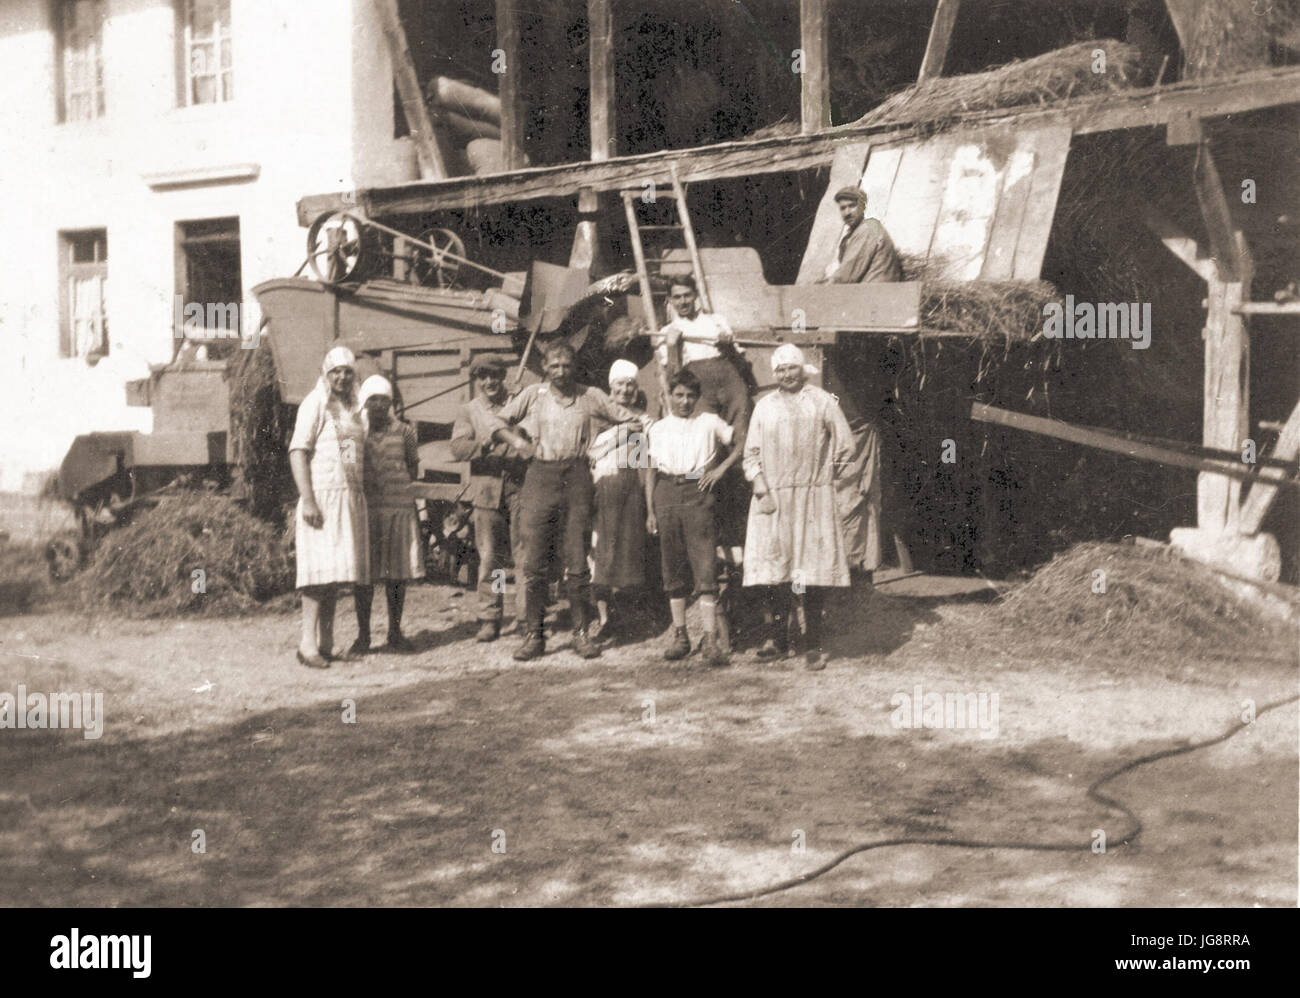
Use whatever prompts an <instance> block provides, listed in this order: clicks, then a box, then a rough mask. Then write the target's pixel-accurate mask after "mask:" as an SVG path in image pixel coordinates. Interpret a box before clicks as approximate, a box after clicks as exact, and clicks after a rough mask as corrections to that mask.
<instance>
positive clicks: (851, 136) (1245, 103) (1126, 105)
mask: <svg viewBox="0 0 1300 998" xmlns="http://www.w3.org/2000/svg"><path fill="white" fill-rule="evenodd" d="M1283 104H1300V67H1294V66H1293V67H1286V68H1281V69H1269V70H1259V71H1255V72H1249V73H1240V74H1238V75H1237V76H1234V77H1231V78H1229V79H1226V80H1222V81H1215V82H1208V83H1200V84H1193V83H1185V84H1177V85H1175V86H1168V87H1150V88H1145V89H1135V90H1132V91H1127V92H1124V93H1120V94H1107V95H1104V96H1101V97H1096V98H1083V99H1080V98H1072V99H1070V100H1068V101H1058V102H1053V103H1049V104H1046V105H1042V106H1037V105H1035V106H1034V107H1032V108H1023V107H1022V108H1015V109H1007V108H999V109H995V110H992V111H977V112H971V113H969V114H965V115H961V116H960V117H959V118H958V119H957V122H956V123H955V126H956V125H961V124H965V125H994V124H1011V125H1013V126H1014V127H1016V128H1017V129H1023V128H1037V127H1044V126H1051V125H1060V126H1064V127H1070V128H1072V129H1073V131H1074V134H1075V135H1086V134H1091V133H1093V132H1105V131H1112V130H1115V129H1125V128H1145V127H1157V126H1162V125H1167V124H1168V123H1169V121H1170V120H1171V119H1173V118H1176V117H1180V116H1181V117H1187V116H1188V115H1189V114H1193V113H1194V114H1196V115H1199V116H1200V117H1202V118H1214V117H1220V116H1223V115H1229V114H1238V113H1244V112H1247V111H1252V110H1257V109H1260V108H1265V107H1273V106H1277V105H1283ZM955 126H954V127H955ZM922 132H923V126H921V125H918V124H916V123H914V122H907V121H900V122H896V123H891V124H882V125H869V126H853V127H845V128H836V129H832V130H831V131H828V132H820V133H818V134H816V135H797V136H779V137H775V138H767V139H747V140H742V141H737V142H725V143H719V144H717V145H713V146H703V147H700V148H698V149H692V150H671V151H666V152H659V153H645V154H642V155H639V156H621V157H616V158H614V159H610V160H605V161H603V162H595V163H588V162H584V163H569V164H563V165H560V166H546V167H534V168H532V169H526V170H516V171H512V172H507V173H500V174H494V175H491V176H478V177H458V178H453V179H449V180H445V181H441V182H438V183H428V182H421V181H415V182H411V183H406V184H399V185H395V186H392V187H382V188H370V189H366V190H362V191H359V192H357V194H356V197H355V200H354V201H347V200H345V195H344V193H342V192H337V191H336V192H332V193H328V194H318V195H310V196H307V197H304V198H302V199H301V200H300V201H299V202H298V221H299V224H301V225H304V226H305V225H309V224H311V221H312V220H313V219H314V218H315V217H316V216H317V215H319V214H321V213H322V212H325V211H337V210H340V209H342V208H360V209H362V210H363V211H364V212H366V213H367V214H369V215H371V216H372V217H382V216H383V215H385V214H391V215H399V214H419V213H422V212H431V211H442V210H445V209H449V208H463V207H470V206H483V205H492V204H508V203H511V202H515V201H527V200H531V199H535V198H565V197H572V195H573V191H574V190H576V189H578V188H580V187H590V188H592V189H593V190H596V191H613V190H619V189H621V188H624V187H634V186H637V185H639V183H640V181H641V179H642V178H644V177H645V176H648V175H649V176H653V175H657V174H662V173H663V172H664V171H665V169H666V164H667V163H668V161H669V160H672V159H675V160H677V161H678V162H679V163H680V164H681V178H682V181H683V183H697V182H701V181H708V180H725V179H729V178H733V177H744V176H750V175H757V174H762V173H784V172H788V171H792V170H807V169H814V168H819V167H823V168H824V167H827V166H829V165H830V163H831V159H832V157H833V156H834V152H835V150H836V149H837V148H839V147H840V146H842V145H848V144H851V143H855V142H863V141H867V140H872V139H874V140H875V142H873V145H874V144H875V143H881V144H884V143H892V142H897V141H901V140H907V139H911V138H915V137H917V136H918V135H920V134H922Z"/></svg>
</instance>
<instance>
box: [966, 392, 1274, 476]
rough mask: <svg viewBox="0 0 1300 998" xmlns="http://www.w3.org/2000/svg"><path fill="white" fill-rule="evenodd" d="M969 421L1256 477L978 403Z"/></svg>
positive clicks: (1225, 465)
mask: <svg viewBox="0 0 1300 998" xmlns="http://www.w3.org/2000/svg"><path fill="white" fill-rule="evenodd" d="M970 418H971V419H974V420H978V421H979V422H981V423H994V424H996V425H998V426H1009V427H1011V428H1012V429H1015V430H1024V431H1026V432H1028V433H1038V434H1041V435H1042V436H1046V437H1054V438H1055V439H1057V440H1066V441H1068V442H1070V443H1072V444H1082V445H1083V446H1084V447H1093V448H1096V449H1097V450H1104V451H1110V452H1111V453H1114V454H1123V455H1124V456H1125V457H1131V458H1134V459H1136V460H1139V461H1153V462H1155V463H1156V464H1165V465H1171V466H1173V467H1175V468H1189V469H1191V470H1193V471H1201V472H1207V471H1212V472H1213V473H1214V474H1215V475H1223V476H1226V477H1228V478H1232V479H1235V480H1237V481H1241V482H1250V481H1255V480H1256V479H1257V477H1258V476H1257V475H1256V474H1255V473H1254V472H1251V471H1249V470H1247V469H1246V467H1245V465H1236V464H1231V463H1229V462H1226V461H1214V460H1209V459H1206V458H1200V457H1193V456H1192V455H1190V454H1186V453H1184V452H1182V451H1177V450H1170V449H1168V448H1165V447H1159V446H1156V445H1155V444H1148V443H1143V442H1141V441H1138V440H1127V439H1125V438H1124V437H1120V436H1115V435H1113V434H1111V433H1107V432H1106V431H1105V430H1098V429H1094V428H1093V427H1090V426H1075V425H1073V424H1071V423H1063V422H1061V421H1060V420H1056V419H1043V418H1042V417H1040V416H1026V415H1024V414H1023V413H1019V412H1011V411H1009V410H1007V409H999V408H997V407H996V406H991V405H985V404H984V403H982V402H973V403H971V411H970ZM1275 481H1276V483H1277V484H1278V485H1292V486H1296V487H1300V482H1296V481H1292V480H1289V479H1282V478H1280V477H1279V478H1278V479H1275Z"/></svg>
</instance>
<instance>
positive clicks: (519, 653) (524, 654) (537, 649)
mask: <svg viewBox="0 0 1300 998" xmlns="http://www.w3.org/2000/svg"><path fill="white" fill-rule="evenodd" d="M544 654H546V639H545V638H543V637H542V632H541V631H530V632H528V633H527V634H525V635H524V643H523V644H521V645H520V646H519V647H518V648H516V649H515V655H514V658H515V661H516V662H527V661H528V660H529V659H533V658H540V657H541V656H542V655H544Z"/></svg>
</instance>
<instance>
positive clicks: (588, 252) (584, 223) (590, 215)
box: [569, 187, 599, 273]
mask: <svg viewBox="0 0 1300 998" xmlns="http://www.w3.org/2000/svg"><path fill="white" fill-rule="evenodd" d="M598 207H599V202H598V200H597V198H596V192H595V191H593V190H592V189H591V188H590V187H584V188H582V189H581V190H580V191H578V227H577V229H576V230H575V231H574V233H573V249H572V250H571V251H570V252H569V266H570V267H582V268H584V269H586V270H587V271H588V272H589V273H590V271H591V270H592V268H593V267H594V266H595V265H596V256H597V249H596V211H597V209H598Z"/></svg>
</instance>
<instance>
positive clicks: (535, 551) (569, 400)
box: [492, 342, 649, 662]
mask: <svg viewBox="0 0 1300 998" xmlns="http://www.w3.org/2000/svg"><path fill="white" fill-rule="evenodd" d="M543 367H544V370H545V371H546V381H545V382H543V383H542V384H539V385H529V386H528V387H527V388H525V389H524V390H523V391H521V392H520V393H519V394H518V395H516V396H515V397H514V398H513V399H511V400H510V401H509V402H507V403H506V404H505V405H504V406H503V407H502V408H501V410H500V411H499V412H497V413H496V414H495V415H494V416H493V418H492V427H493V436H494V438H495V439H497V440H499V441H502V442H504V443H508V444H510V445H511V446H512V447H514V448H515V449H516V450H517V451H518V452H519V453H520V454H521V455H522V456H523V457H525V458H527V459H529V464H528V471H527V472H526V473H525V476H524V487H523V492H522V494H521V496H520V511H519V519H520V531H521V534H522V536H523V544H524V558H523V574H524V642H523V644H522V645H520V646H519V649H518V650H517V651H516V652H515V656H514V657H515V658H516V659H517V660H519V661H521V662H523V661H527V660H528V659H532V658H537V657H538V656H539V655H541V654H542V653H543V652H545V650H546V642H545V638H544V636H543V631H542V627H543V619H544V616H545V613H546V602H545V600H546V584H547V555H548V552H549V551H550V550H551V541H552V538H553V537H554V535H555V534H557V533H558V534H560V535H561V545H560V547H561V550H562V551H563V558H564V577H565V587H566V590H567V592H568V596H569V612H570V613H571V615H572V618H573V650H574V651H575V652H576V653H577V654H578V655H580V656H582V657H583V658H595V657H596V656H598V655H599V654H600V650H599V649H598V648H597V647H596V645H595V643H594V642H592V640H591V639H590V638H589V637H588V635H587V621H588V615H589V613H590V606H591V592H590V591H591V570H590V567H589V566H588V563H587V538H588V537H589V535H590V534H591V509H592V499H593V497H594V495H595V486H594V484H593V483H592V478H591V466H590V463H589V460H588V457H587V449H588V447H590V445H591V442H592V441H593V440H595V439H596V436H597V434H599V433H600V431H601V430H602V429H604V428H605V427H606V426H609V425H612V424H617V423H639V424H641V426H642V428H643V429H646V428H648V426H649V420H648V419H646V418H645V417H644V416H642V415H640V414H639V413H635V412H633V411H632V410H630V409H627V408H624V407H623V406H621V405H619V404H618V403H616V402H614V401H612V400H611V399H610V397H609V396H608V395H606V394H605V393H604V392H602V391H600V390H599V389H597V388H588V387H585V386H583V385H579V384H578V383H577V382H576V381H575V380H574V353H573V348H572V347H570V346H569V345H568V344H567V343H564V342H559V343H555V344H553V345H552V346H550V347H549V348H548V349H547V350H546V353H545V363H544V365H543ZM520 431H523V432H522V433H521V432H520Z"/></svg>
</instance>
